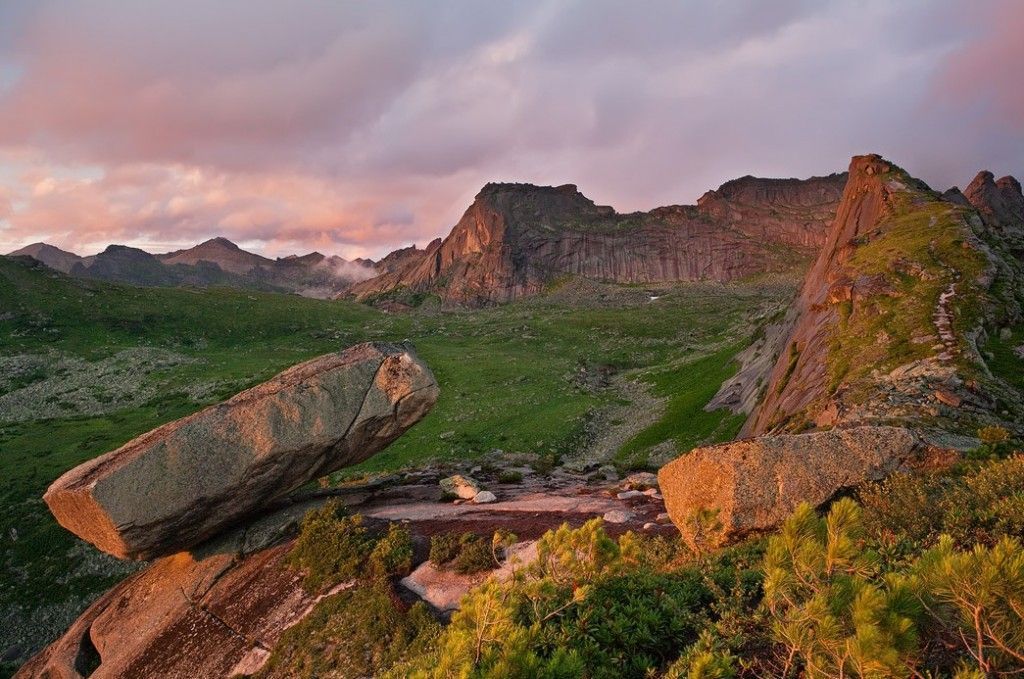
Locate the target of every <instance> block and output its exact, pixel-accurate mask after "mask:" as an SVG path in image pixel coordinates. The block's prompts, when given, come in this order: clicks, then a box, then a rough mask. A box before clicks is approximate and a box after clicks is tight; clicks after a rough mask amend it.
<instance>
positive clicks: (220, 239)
mask: <svg viewBox="0 0 1024 679" xmlns="http://www.w3.org/2000/svg"><path fill="white" fill-rule="evenodd" d="M204 245H220V246H222V247H225V248H229V249H231V250H241V249H242V248H240V247H238V246H237V245H236V244H235V243H234V242H232V241H230V240H228V239H227V238H225V237H224V236H215V237H213V238H211V239H209V240H207V241H203V242H202V243H200V244H199V245H197V246H196V247H202V246H204Z"/></svg>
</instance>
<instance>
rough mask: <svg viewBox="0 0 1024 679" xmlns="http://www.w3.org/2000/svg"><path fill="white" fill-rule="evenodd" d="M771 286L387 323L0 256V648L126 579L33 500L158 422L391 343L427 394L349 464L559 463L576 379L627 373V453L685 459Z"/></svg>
mask: <svg viewBox="0 0 1024 679" xmlns="http://www.w3.org/2000/svg"><path fill="white" fill-rule="evenodd" d="M789 292H790V291H789V289H788V288H786V287H785V286H781V287H778V286H776V287H770V286H759V287H754V286H740V285H736V286H721V285H706V286H705V285H697V284H694V285H686V286H680V287H677V288H673V289H672V290H670V291H668V293H667V294H665V295H664V296H662V297H660V298H659V299H658V300H657V301H656V302H651V301H650V300H649V299H648V298H647V296H646V295H645V294H643V291H642V290H639V289H625V288H616V289H614V290H612V291H611V292H610V293H608V294H605V295H604V298H603V299H601V298H589V297H588V298H585V299H584V298H571V299H570V298H567V297H565V296H564V295H563V296H560V295H559V294H557V293H556V294H552V295H551V296H549V297H547V298H539V299H535V300H531V301H529V302H523V303H519V304H514V305H509V306H504V307H499V308H494V309H487V310H480V311H474V312H438V311H436V310H435V311H429V310H422V311H419V312H415V313H411V314H405V315H388V314H385V313H381V312H379V311H376V310H373V309H370V308H367V307H364V306H360V305H356V304H352V303H348V302H327V301H320V300H311V299H304V298H300V297H295V296H288V295H278V294H269V293H258V292H251V291H238V290H229V289H204V290H192V289H167V288H161V289H156V288H132V287H126V286H118V285H113V284H107V283H102V282H91V281H81V280H75V279H70V278H67V277H64V276H62V275H59V274H56V273H54V272H52V271H50V270H48V269H45V268H41V267H37V266H32V265H30V264H27V263H26V262H24V261H15V260H9V259H4V258H0V476H2V478H4V479H5V483H4V484H3V486H2V487H0V541H2V543H3V560H2V563H0V615H3V616H4V617H5V618H6V619H7V620H12V621H14V624H12V625H9V626H6V627H5V629H6V630H7V631H5V632H0V652H3V651H4V650H6V649H8V648H9V647H11V646H14V645H17V644H28V645H29V646H31V647H32V648H35V647H38V646H39V645H40V643H43V642H45V641H47V640H48V638H50V637H52V636H53V635H54V634H55V633H57V632H59V631H60V630H62V629H63V628H64V627H65V626H66V625H67V623H69V622H70V620H71V619H73V617H74V616H75V615H76V614H77V613H78V612H79V611H80V610H81V608H82V607H83V606H84V605H85V604H87V603H88V601H89V600H90V599H91V598H93V597H94V596H95V595H96V594H98V593H99V592H100V591H102V590H103V589H105V588H106V587H108V586H109V585H110V584H111V583H112V582H114V581H116V580H117V579H118V578H120V577H122V576H123V574H124V573H125V572H127V568H128V566H125V565H122V564H117V563H116V562H114V561H113V560H112V559H108V558H106V557H104V556H102V555H99V554H98V553H96V552H95V550H93V549H91V548H89V547H88V546H86V545H84V544H82V543H80V542H78V541H77V540H75V539H74V538H72V536H71V535H70V534H69V533H67V532H65V531H64V530H62V529H61V528H59V527H58V526H57V525H56V524H55V522H54V521H53V520H52V518H51V517H50V515H49V513H48V512H47V510H46V508H45V506H44V505H43V503H42V500H41V499H40V497H41V495H42V492H43V491H44V490H45V488H46V486H47V485H48V484H49V483H50V482H52V481H53V480H54V479H55V478H56V477H57V476H59V475H60V474H61V473H62V472H64V471H66V470H67V469H69V468H71V467H73V466H75V465H77V464H79V463H81V462H83V461H84V460H87V459H90V458H92V457H94V456H96V455H99V454H101V453H104V452H106V451H108V450H111V449H113V448H115V447H117V446H118V445H120V444H122V443H124V442H125V441H127V440H128V439H130V438H132V437H133V436H136V435H138V434H141V433H143V432H145V431H147V430H149V429H151V428H152V427H154V426H156V425H158V424H161V423H163V422H167V421H169V420H172V419H175V418H178V417H181V416H183V415H186V414H188V413H190V412H194V411H195V410H197V409H199V408H201V407H203V406H205V405H208V404H210V403H215V402H217V401H220V400H222V399H224V398H226V397H227V396H230V395H231V394H234V393H236V392H237V391H239V390H241V389H244V388H246V387H248V386H251V385H253V384H256V383H258V382H261V381H263V380H265V379H267V378H268V377H270V376H271V375H273V374H275V373H276V372H278V371H280V370H282V369H283V368H285V367H287V366H289V365H292V364H294V363H297V362H299V361H302V360H305V359H307V358H310V357H312V356H316V355H319V354H322V353H326V352H329V351H333V350H337V349H339V348H343V347H345V346H348V345H351V344H354V343H357V342H361V341H365V340H371V339H388V340H403V339H409V340H412V341H413V342H414V344H415V345H416V347H417V351H418V352H419V353H420V355H421V356H423V357H424V358H425V359H426V361H427V362H428V364H429V365H430V366H431V367H432V368H433V370H434V371H435V373H436V375H437V378H438V380H439V382H440V384H441V389H442V394H441V398H440V400H439V401H438V404H437V406H436V407H435V409H434V411H433V412H432V413H431V414H430V415H429V416H428V417H427V418H425V419H424V421H423V422H421V423H420V424H418V425H417V426H416V427H415V428H413V430H412V431H410V432H409V433H408V434H407V435H406V436H405V437H403V438H402V439H401V440H399V441H398V442H396V443H395V444H394V445H392V446H391V447H390V448H389V449H387V450H385V451H383V452H382V453H380V454H379V455H377V456H376V457H374V458H373V459H371V460H370V461H368V462H367V463H365V464H364V465H363V467H362V469H364V470H367V471H372V470H387V469H393V468H397V467H400V466H404V465H410V464H417V463H422V462H424V461H426V460H429V459H432V458H441V459H445V458H449V459H450V458H472V457H474V456H478V455H481V454H484V453H487V452H489V451H491V450H493V449H495V448H500V449H502V450H504V451H509V452H528V453H538V454H542V455H559V454H571V453H573V452H575V451H576V450H577V449H578V448H580V447H581V446H582V445H584V444H585V443H586V441H585V440H583V438H584V437H583V432H584V424H585V422H586V421H587V419H588V418H589V417H590V416H591V415H592V414H593V413H594V412H595V411H596V410H597V409H600V408H602V407H603V406H605V405H608V404H611V403H613V402H617V401H618V400H619V398H620V397H619V396H618V395H617V394H616V392H615V391H614V390H611V389H607V388H600V387H595V386H594V384H593V383H592V380H590V379H589V378H590V376H592V375H594V374H602V373H607V372H625V374H627V375H630V374H633V373H635V374H636V377H637V378H645V379H646V380H647V381H649V382H650V383H651V385H652V389H653V390H654V391H655V392H656V393H659V394H661V395H664V396H666V397H668V400H667V404H666V412H665V413H664V415H663V417H662V419H661V420H660V421H659V422H658V423H657V424H656V425H654V426H652V427H650V428H649V429H647V430H645V431H644V432H642V433H641V434H640V435H638V436H637V437H636V438H635V439H634V440H633V441H630V442H629V443H628V447H629V451H630V452H631V453H636V452H639V453H641V454H642V452H643V450H645V449H646V448H649V447H652V446H655V445H658V444H661V443H663V442H665V441H675V442H676V445H678V446H681V447H688V446H690V445H693V444H695V443H699V442H701V441H705V440H711V439H721V438H726V437H728V436H730V435H731V433H732V431H733V430H734V428H735V426H734V423H735V418H733V417H727V413H724V412H718V413H712V414H708V413H704V412H703V410H702V407H703V405H704V404H705V403H706V402H707V399H708V398H709V397H710V395H711V394H713V393H714V391H715V388H716V387H715V386H714V384H712V383H715V384H717V382H720V381H721V379H722V378H724V377H725V376H727V375H728V374H730V372H731V370H732V369H733V368H732V367H731V365H730V361H729V357H730V356H731V355H732V353H733V352H734V350H735V348H736V347H739V346H741V345H742V343H743V341H744V338H745V337H749V336H751V335H752V334H753V331H752V329H751V328H750V327H747V325H746V323H747V322H749V319H751V318H753V317H755V316H756V315H757V314H758V312H759V311H760V310H761V309H763V308H764V307H765V306H766V305H769V304H774V303H777V301H778V299H779V297H780V296H781V297H785V295H787V294H788V293H789ZM708 347H717V349H716V350H714V351H710V352H709V351H708ZM695 376H700V377H701V379H700V380H696V381H695V379H694V378H695ZM704 377H706V378H707V379H704ZM716 381H717V382H716ZM698 382H699V384H698ZM356 471H358V470H356Z"/></svg>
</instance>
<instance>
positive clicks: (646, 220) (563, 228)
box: [345, 174, 845, 306]
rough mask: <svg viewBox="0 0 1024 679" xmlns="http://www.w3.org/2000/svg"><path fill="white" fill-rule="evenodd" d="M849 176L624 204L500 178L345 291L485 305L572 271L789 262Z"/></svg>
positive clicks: (655, 277)
mask: <svg viewBox="0 0 1024 679" xmlns="http://www.w3.org/2000/svg"><path fill="white" fill-rule="evenodd" d="M844 183H845V175H843V174H832V175H828V176H824V177H812V178H809V179H806V180H799V179H757V178H754V177H742V178H740V179H737V180H733V181H732V182H727V183H726V184H723V185H722V187H720V188H719V189H718V190H717V191H709V192H707V193H705V194H704V195H703V196H702V197H701V199H700V200H698V202H697V204H696V205H670V206H664V207H659V208H654V209H652V210H650V211H648V212H632V213H619V212H616V211H615V210H614V208H612V207H609V206H603V205H597V204H596V203H595V202H594V201H593V200H591V199H590V198H587V197H586V196H585V195H583V194H582V193H581V192H580V191H579V189H578V188H577V186H576V185H575V184H563V185H560V186H536V185H533V184H522V183H496V182H491V183H488V184H486V185H484V187H483V188H482V189H481V190H480V192H479V193H478V194H477V195H476V198H475V199H474V201H473V203H472V204H471V205H470V207H469V208H468V209H467V210H466V212H465V213H464V214H463V216H462V218H461V219H460V220H459V221H458V223H456V225H455V226H454V227H453V228H452V230H451V232H450V233H449V234H448V236H447V237H445V238H444V239H441V240H440V241H434V242H432V243H431V245H430V246H428V247H427V248H425V249H424V250H422V251H419V250H417V251H415V252H410V253H406V255H405V256H404V258H403V260H402V261H401V263H400V264H399V265H398V266H396V267H394V268H393V269H391V270H390V271H386V272H384V273H382V274H381V275H379V276H378V277H376V278H372V279H370V280H367V281H364V282H361V283H356V284H354V285H353V286H352V287H351V288H350V289H349V290H348V291H347V292H346V293H345V294H346V295H348V296H351V297H354V298H355V299H357V300H360V301H373V299H374V298H376V297H380V296H382V295H384V296H386V295H391V294H394V293H400V292H401V291H403V290H408V291H412V292H415V293H431V294H437V295H438V296H440V297H441V298H442V300H443V301H444V302H447V303H454V304H463V305H468V306H480V305H484V304H491V303H501V302H507V301H511V300H514V299H518V298H520V297H524V296H529V295H533V294H537V293H538V292H541V291H542V290H543V289H544V288H545V287H546V286H547V285H548V284H550V283H551V282H552V281H553V280H555V279H556V278H558V277H559V276H563V275H579V276H583V277H585V278H593V279H597V280H602V281H608V282H616V283H653V282H668V281H696V280H716V281H729V280H735V279H737V278H742V277H744V276H748V275H754V274H759V273H765V272H771V271H782V270H788V269H791V268H792V267H793V266H794V265H795V264H797V262H798V261H799V260H800V259H801V258H808V257H810V256H812V255H813V254H814V252H815V249H816V247H817V246H818V245H819V244H820V242H821V241H822V240H823V238H824V236H823V233H824V229H825V226H826V225H827V223H828V222H829V221H830V220H831V217H832V216H833V214H834V210H835V206H836V205H837V204H838V200H839V196H840V194H841V192H842V185H843V184H844ZM766 237H768V238H769V242H768V243H765V242H764V240H765V239H766Z"/></svg>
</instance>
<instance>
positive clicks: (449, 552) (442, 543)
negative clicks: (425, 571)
mask: <svg viewBox="0 0 1024 679" xmlns="http://www.w3.org/2000/svg"><path fill="white" fill-rule="evenodd" d="M459 537H460V536H458V535H457V534H455V533H440V534H438V535H434V536H432V537H431V538H430V556H429V557H428V559H429V560H430V563H432V564H434V565H435V566H438V567H440V566H443V565H445V564H446V563H448V562H450V561H451V560H452V559H454V558H455V557H456V556H458V554H459Z"/></svg>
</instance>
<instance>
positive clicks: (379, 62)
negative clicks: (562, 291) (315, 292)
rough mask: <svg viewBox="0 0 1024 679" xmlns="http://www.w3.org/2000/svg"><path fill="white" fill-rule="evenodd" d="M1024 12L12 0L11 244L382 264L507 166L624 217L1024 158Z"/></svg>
mask: <svg viewBox="0 0 1024 679" xmlns="http://www.w3.org/2000/svg"><path fill="white" fill-rule="evenodd" d="M1022 35H1024V1H1020V0H972V1H969V2H968V1H961V2H956V1H952V0H935V1H931V2H925V1H915V0H899V1H896V0H884V1H883V0H877V1H873V0H857V1H852V0H851V1H849V2H822V1H821V0H808V1H807V2H801V1H799V0H772V1H770V2H769V1H767V0H763V1H762V0H758V1H754V0H749V1H736V2H731V1H727V0H706V1H704V0H700V1H697V0H674V1H666V2H645V1H642V0H632V1H629V2H625V1H619V2H606V1H603V0H578V1H572V0H536V1H529V2H510V1H508V0H503V1H501V2H483V1H481V0H466V1H464V2H463V1H458V0H456V1H452V2H447V1H444V2H442V1H438V0H429V1H427V0H423V1H422V2H383V1H381V0H374V1H373V2H361V1H360V2H351V3H346V2H339V1H336V0H324V1H323V2H295V1H290V2H287V3H285V2H280V1H278V0H273V1H267V0H237V1H234V2H228V1H220V2H214V1H211V0H195V1H193V0H174V1H168V2H147V1H145V0H137V1H133V2H125V1H123V0H117V1H110V2H103V1H100V0H93V1H89V2H85V1H75V0H70V1H64V2H47V1H36V2H3V3H0V251H7V250H10V249H14V248H16V247H19V246H21V245H25V244H27V243H30V242H33V241H38V240H45V241H48V242H51V243H54V244H56V245H59V246H61V247H65V248H68V249H71V250H74V251H77V252H79V253H80V254H89V253H91V252H95V251H97V250H99V249H102V247H103V246H105V245H106V244H108V243H126V244H131V245H136V246H139V247H144V248H146V249H149V250H151V251H163V250H168V249H174V248H178V247H182V246H188V245H191V244H193V243H195V242H197V241H200V240H203V239H205V238H208V237H211V236H214V235H224V236H227V237H228V238H231V239H232V240H235V241H236V242H239V243H240V244H242V245H243V246H246V247H249V248H250V249H253V250H256V251H260V252H264V253H266V254H270V255H283V254H289V253H292V252H305V251H309V250H314V249H316V250H319V251H321V252H323V253H325V254H341V255H343V256H347V257H355V256H365V255H369V256H379V255H381V254H384V253H385V252H387V251H389V250H391V249H393V248H394V247H398V246H404V245H408V244H410V243H419V244H421V245H422V244H423V243H425V242H427V241H428V240H430V239H431V238H433V237H435V236H438V235H444V234H447V232H448V230H449V229H450V228H451V226H452V224H454V222H455V221H456V220H457V219H458V217H459V215H460V214H461V213H462V212H463V210H465V208H466V207H467V206H468V205H469V203H470V201H471V200H472V198H473V196H474V195H475V194H476V192H477V191H478V190H479V188H480V187H481V186H482V185H483V184H484V183H485V182H487V181H528V182H533V183H537V184H563V183H568V182H571V183H575V184H577V185H579V187H580V190H581V191H583V193H585V194H586V195H587V196H589V197H591V198H592V199H594V200H595V201H597V202H598V203H601V204H610V205H613V206H615V207H616V208H617V209H619V210H621V211H628V210H637V209H649V208H652V207H655V206H657V205H663V204H670V203H692V202H694V201H695V200H696V198H697V197H698V196H700V194H702V193H703V192H704V191H705V190H707V189H709V188H715V187H717V186H718V185H720V184H721V183H722V182H724V181H726V180H728V179H731V178H734V177H737V176H741V175H744V174H754V175H759V176H783V177H789V176H796V177H806V176H809V175H812V174H827V173H829V172H833V171H839V170H843V169H845V168H846V165H847V164H848V162H849V158H850V156H851V155H854V154H858V153H867V152H879V153H882V154H884V155H885V156H887V157H889V158H890V159H891V160H893V161H895V162H897V163H898V164H900V165H902V166H904V167H905V168H907V169H908V170H909V171H911V173H913V174H915V175H918V176H920V177H922V178H923V179H925V180H926V181H928V182H929V183H930V184H932V186H933V187H935V188H947V187H948V186H950V185H953V184H959V185H960V186H963V185H965V184H966V183H967V182H969V181H970V179H971V178H972V177H973V176H974V174H975V173H976V172H977V171H978V170H979V169H982V168H987V169H991V170H992V171H993V172H995V173H996V175H997V176H1001V175H1004V174H1017V175H1018V176H1019V175H1020V174H1021V173H1024V77H1022V75H1021V70H1022V66H1024V38H1022Z"/></svg>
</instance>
